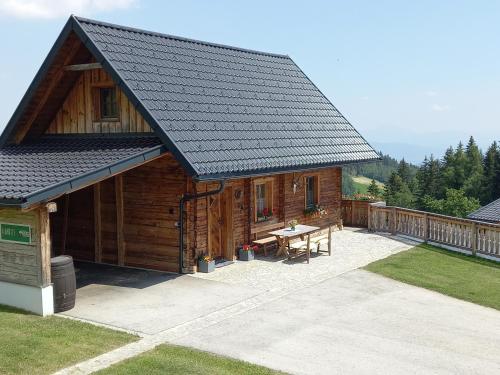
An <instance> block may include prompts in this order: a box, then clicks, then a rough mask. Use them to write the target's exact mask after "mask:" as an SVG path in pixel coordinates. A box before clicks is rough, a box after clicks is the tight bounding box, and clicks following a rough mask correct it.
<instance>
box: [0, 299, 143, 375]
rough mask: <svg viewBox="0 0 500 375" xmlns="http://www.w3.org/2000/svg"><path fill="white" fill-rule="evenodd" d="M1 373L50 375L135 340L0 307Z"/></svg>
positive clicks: (52, 318) (68, 322) (86, 325)
mask: <svg viewBox="0 0 500 375" xmlns="http://www.w3.org/2000/svg"><path fill="white" fill-rule="evenodd" d="M0 327H1V334H0V374H36V375H39V374H50V373H52V372H54V371H56V370H58V369H61V368H64V367H67V366H69V365H72V364H75V363H78V362H80V361H82V360H85V359H88V358H91V357H95V356H97V355H99V354H102V353H105V352H108V351H110V350H112V349H114V348H117V347H119V346H122V345H125V344H127V343H129V342H132V341H135V340H136V339H137V337H135V336H132V335H129V334H127V333H123V332H118V331H113V330H110V329H106V328H101V327H97V326H94V325H91V324H86V323H82V322H77V321H74V320H69V319H64V318H59V317H54V316H52V317H47V318H42V317H39V316H35V315H31V314H29V313H26V312H23V311H20V310H16V309H13V308H9V307H6V306H1V305H0Z"/></svg>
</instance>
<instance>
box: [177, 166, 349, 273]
mask: <svg viewBox="0 0 500 375" xmlns="http://www.w3.org/2000/svg"><path fill="white" fill-rule="evenodd" d="M311 173H314V174H316V175H318V177H319V182H320V197H319V201H320V202H319V203H320V204H321V206H322V207H324V208H326V209H327V211H328V214H327V215H324V216H322V217H319V216H315V217H311V216H305V215H304V210H305V191H304V189H305V186H304V183H303V179H304V177H305V176H307V175H308V173H296V174H293V173H290V174H280V175H274V176H271V177H272V179H273V208H274V209H276V210H277V214H276V215H275V216H274V217H273V218H272V219H271V220H268V221H263V222H259V223H255V221H254V184H253V181H254V180H255V179H253V178H246V179H239V180H232V181H229V182H228V183H226V186H231V187H232V192H233V220H232V221H233V231H232V233H233V239H234V246H235V254H236V253H237V251H236V250H237V249H238V248H240V247H241V246H242V245H243V244H245V243H250V242H251V240H252V235H251V233H254V232H255V231H258V228H259V227H264V226H268V225H269V224H272V223H279V222H284V223H285V224H286V223H288V221H290V220H292V219H297V220H298V221H299V222H300V223H301V224H307V225H314V226H319V227H321V228H324V227H326V226H328V225H330V224H337V223H339V222H340V219H341V215H342V214H341V202H342V180H341V178H342V170H341V169H340V168H327V169H321V170H317V171H313V172H311ZM294 181H298V182H299V184H298V188H297V190H296V191H295V193H294V191H293V182H294ZM217 186H218V184H216V183H197V184H194V189H195V191H196V192H198V193H200V192H206V191H209V190H214V189H216V188H217ZM208 200H209V198H202V199H198V200H196V201H195V202H194V203H193V204H192V205H191V208H190V211H189V212H188V215H187V217H188V221H190V222H192V223H193V226H192V230H191V232H190V233H189V234H187V236H190V237H192V238H193V241H192V243H191V246H190V247H189V248H188V249H187V253H188V255H189V271H193V270H195V269H196V267H195V265H196V259H197V257H198V256H199V255H202V254H207V253H208V219H207V217H208V215H207V213H208ZM264 234H265V233H264Z"/></svg>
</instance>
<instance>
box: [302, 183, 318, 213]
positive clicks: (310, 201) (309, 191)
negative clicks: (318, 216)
mask: <svg viewBox="0 0 500 375" xmlns="http://www.w3.org/2000/svg"><path fill="white" fill-rule="evenodd" d="M305 180H306V181H305V187H306V188H305V195H306V196H305V200H306V209H313V208H315V207H316V206H317V205H318V204H319V179H318V176H307V177H305Z"/></svg>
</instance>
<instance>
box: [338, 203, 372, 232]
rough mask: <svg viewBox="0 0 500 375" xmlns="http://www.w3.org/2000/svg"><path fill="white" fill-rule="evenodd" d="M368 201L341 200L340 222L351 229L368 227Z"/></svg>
mask: <svg viewBox="0 0 500 375" xmlns="http://www.w3.org/2000/svg"><path fill="white" fill-rule="evenodd" d="M370 203H372V202H369V201H360V200H353V199H343V200H342V222H343V224H344V225H348V226H351V227H363V228H367V227H368V206H369V205H370Z"/></svg>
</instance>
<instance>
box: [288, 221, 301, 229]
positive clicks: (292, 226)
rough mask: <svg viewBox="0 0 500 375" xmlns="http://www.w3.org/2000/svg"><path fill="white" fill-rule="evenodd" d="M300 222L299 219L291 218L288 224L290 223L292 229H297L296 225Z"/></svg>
mask: <svg viewBox="0 0 500 375" xmlns="http://www.w3.org/2000/svg"><path fill="white" fill-rule="evenodd" d="M298 224H299V222H298V221H297V219H293V220H290V221H289V222H288V225H290V229H291V230H295V227H296V226H297V225H298Z"/></svg>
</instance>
